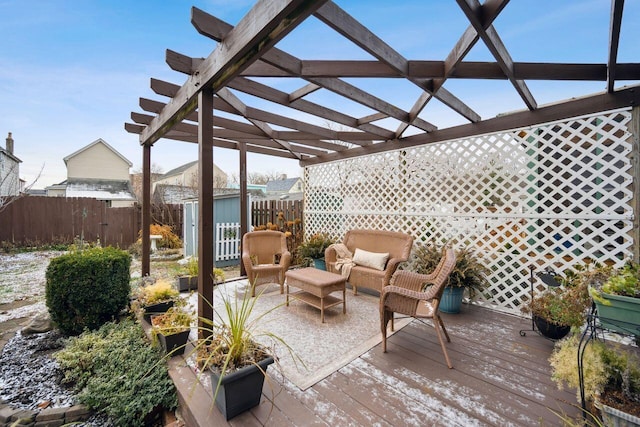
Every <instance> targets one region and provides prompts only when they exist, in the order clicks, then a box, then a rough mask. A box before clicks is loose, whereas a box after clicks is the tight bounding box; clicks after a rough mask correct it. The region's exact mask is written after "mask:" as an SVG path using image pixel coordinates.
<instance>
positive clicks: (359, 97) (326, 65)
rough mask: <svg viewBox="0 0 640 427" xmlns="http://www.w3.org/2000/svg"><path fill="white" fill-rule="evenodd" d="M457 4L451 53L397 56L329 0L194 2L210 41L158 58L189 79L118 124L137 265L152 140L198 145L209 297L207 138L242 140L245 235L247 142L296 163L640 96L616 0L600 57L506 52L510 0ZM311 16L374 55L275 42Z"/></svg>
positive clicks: (210, 142)
mask: <svg viewBox="0 0 640 427" xmlns="http://www.w3.org/2000/svg"><path fill="white" fill-rule="evenodd" d="M456 3H457V7H459V8H460V9H461V11H462V12H463V13H464V16H465V17H466V19H467V20H468V26H467V28H466V29H465V30H464V32H463V33H462V35H461V36H460V38H459V40H458V41H457V43H456V44H455V45H454V46H453V47H452V49H451V51H450V52H449V54H448V55H447V56H446V57H445V58H443V59H439V60H434V59H409V58H405V57H404V56H403V55H402V54H401V53H400V52H399V51H398V50H396V49H394V48H393V47H392V46H391V45H390V44H388V43H386V42H385V41H384V40H382V39H381V38H380V37H378V36H377V35H376V34H374V33H373V32H372V31H370V30H369V29H368V28H367V27H366V26H364V25H363V24H361V23H360V22H359V21H358V20H357V19H356V18H354V17H353V16H351V15H350V14H348V13H347V12H346V11H345V10H343V9H342V8H341V7H340V6H339V5H338V4H336V3H335V2H332V1H327V0H315V1H314V0H307V1H303V0H259V1H257V3H256V4H255V5H254V7H253V8H252V9H251V10H250V11H249V12H248V13H247V14H246V15H245V16H244V17H243V18H242V20H241V21H240V22H239V23H238V24H237V25H236V26H235V27H233V26H232V25H231V24H229V23H226V22H224V21H222V20H221V19H218V18H216V17H214V16H212V15H209V14H208V13H206V12H204V11H202V10H200V9H197V8H193V9H192V12H191V22H192V24H193V26H194V27H195V28H196V30H197V31H198V32H199V33H200V34H202V35H203V36H205V37H208V38H210V39H212V40H214V41H216V42H217V43H218V44H217V46H216V48H215V49H214V50H213V51H212V52H211V53H210V54H209V56H207V57H206V58H192V57H189V56H186V55H183V54H180V53H178V52H174V51H170V50H167V52H166V61H167V63H168V64H169V66H170V67H171V68H172V69H173V70H176V71H179V72H182V73H184V74H187V75H188V78H187V80H186V82H185V83H184V84H182V86H180V85H176V84H172V83H169V82H165V81H160V80H156V79H152V80H151V88H152V89H153V90H154V91H155V92H156V93H157V94H159V95H163V96H166V97H169V98H170V100H169V102H167V103H162V102H159V101H154V100H150V99H145V98H141V99H140V107H141V108H142V109H143V110H144V111H146V112H147V113H149V114H142V113H136V112H133V113H132V115H131V117H132V120H133V121H134V122H135V124H132V123H126V124H125V129H126V130H127V131H129V132H132V133H136V134H139V135H140V144H141V145H142V146H143V222H142V224H143V230H146V232H143V233H142V237H143V263H142V273H143V275H145V274H148V273H149V247H150V241H149V232H148V230H149V226H150V176H151V174H150V165H151V147H152V146H153V145H154V144H155V143H156V142H157V141H158V140H159V139H161V138H167V139H174V140H178V141H185V142H191V143H197V144H198V147H199V149H198V153H199V154H198V160H199V165H200V167H199V190H198V196H199V217H200V218H201V220H200V221H199V230H198V238H199V248H198V262H199V271H200V277H199V281H198V291H199V292H200V293H201V295H211V294H212V291H213V282H212V279H211V277H210V276H209V275H208V274H206V272H209V271H211V270H212V268H213V265H214V261H213V168H212V166H211V167H210V165H213V147H222V148H229V149H234V150H239V153H240V181H241V201H242V209H241V218H242V221H243V223H242V227H241V230H242V234H244V233H245V232H246V231H247V224H246V223H244V221H246V220H245V219H246V217H247V215H246V212H247V211H246V209H247V206H246V156H247V152H253V153H260V154H267V155H271V156H278V157H284V158H290V159H297V160H299V162H300V165H301V166H310V165H314V164H318V163H324V162H332V161H337V160H342V159H348V158H353V157H357V156H362V155H368V154H372V153H380V152H384V151H388V150H397V149H401V148H407V147H412V146H418V145H424V144H428V143H435V142H441V141H446V140H450V139H453V138H463V137H468V136H472V135H480V134H484V133H487V132H497V131H501V130H507V129H513V128H516V127H521V126H530V125H535V124H538V123H544V122H549V121H553V120H561V119H564V118H569V117H575V116H579V115H584V114H589V113H594V112H599V111H606V110H611V109H616V108H623V107H630V106H635V105H638V103H639V102H640V86H630V87H624V88H615V87H614V86H615V84H616V82H619V81H630V80H640V63H639V62H634V63H619V62H618V59H617V57H618V45H619V38H620V31H621V22H622V17H623V11H624V1H623V0H612V2H611V13H610V16H609V17H608V19H609V34H608V56H607V57H606V58H603V59H602V62H601V63H538V62H515V61H514V60H513V59H512V54H511V53H510V52H509V50H508V49H507V47H506V46H505V43H503V41H502V39H501V37H500V35H499V34H498V32H497V30H496V28H495V27H494V25H493V23H494V21H495V20H496V19H497V18H498V17H499V16H500V14H501V13H502V12H503V10H505V8H507V7H508V3H509V1H508V0H486V1H485V2H484V3H483V4H480V2H479V1H478V0H456ZM312 16H313V17H315V18H317V19H318V20H319V21H321V22H322V23H323V24H326V26H328V27H329V28H331V29H332V30H334V31H336V32H337V33H339V34H340V35H342V36H343V37H345V38H346V39H347V40H349V41H351V42H352V43H354V44H355V45H356V46H358V47H359V48H360V49H361V50H362V51H363V52H364V53H366V54H367V56H368V57H371V58H373V59H366V60H362V59H354V60H313V59H312V60H307V59H304V58H298V57H295V56H293V55H291V54H289V53H287V52H285V51H283V50H281V49H279V48H277V47H275V46H276V44H277V43H278V42H279V41H281V40H282V39H283V38H285V37H286V36H287V35H288V34H289V33H290V32H292V31H293V30H294V29H295V28H296V27H298V26H299V25H301V24H303V23H304V22H305V21H306V20H307V19H308V18H310V17H312ZM429 19H431V20H433V19H437V16H431V17H429ZM603 19H604V17H603ZM293 36H295V34H293V35H292V37H293ZM567 37H571V35H570V34H567ZM477 43H481V44H483V45H484V46H485V47H486V48H487V49H488V51H489V52H490V53H491V55H492V56H493V58H494V60H493V61H490V62H473V61H465V56H466V55H467V54H468V53H469V52H470V51H471V49H472V48H473V46H474V45H476V44H477ZM425 54H426V55H428V54H429V53H428V52H425ZM519 56H522V55H519ZM283 79H287V80H288V81H294V82H300V84H299V86H298V89H296V90H293V91H290V92H285V91H282V90H280V89H278V84H277V82H279V81H282V80H283ZM372 79H374V80H376V81H381V82H383V83H382V84H384V82H390V81H392V80H393V81H394V82H396V81H398V80H402V81H404V82H405V83H406V84H407V85H409V87H411V88H412V92H411V94H412V96H414V99H412V101H413V104H412V106H411V108H410V109H402V108H399V107H397V106H396V105H394V103H393V102H392V101H390V100H385V99H381V98H380V97H378V96H376V95H375V94H374V93H373V91H367V90H365V89H363V88H362V87H360V86H359V85H358V84H357V83H356V82H360V81H371V80H372ZM454 79H470V80H486V79H491V80H496V79H497V80H506V81H508V82H509V83H510V85H511V86H512V87H513V91H515V93H517V94H518V96H519V99H520V100H521V103H522V107H523V110H521V111H517V112H513V113H508V114H506V113H505V114H501V115H498V116H496V117H491V118H486V117H482V116H481V115H480V114H479V113H478V112H476V111H474V109H473V108H471V107H470V106H469V105H468V104H467V103H465V102H464V101H463V100H462V99H463V98H464V93H458V94H454V93H453V92H452V91H450V90H448V89H447V88H446V86H447V85H446V82H447V81H449V80H454ZM534 80H539V81H540V80H542V81H597V82H604V85H605V86H606V90H605V91H604V92H602V93H598V94H595V95H586V94H585V96H583V97H580V98H573V99H570V100H564V101H558V102H555V103H553V104H548V105H543V106H539V105H538V103H537V101H536V99H535V97H534V95H533V93H532V91H531V90H530V89H529V87H528V83H527V82H530V81H534ZM268 82H273V84H268ZM319 93H331V94H332V96H333V98H331V99H334V101H333V102H327V103H320V102H319V101H317V100H316V99H317V98H318V97H315V96H314V94H319ZM239 94H243V96H244V95H250V96H251V97H252V98H251V99H256V100H261V101H268V102H269V103H271V104H272V105H277V106H278V107H286V108H288V109H290V111H292V112H295V116H296V117H298V118H295V119H294V118H292V117H290V116H291V115H293V114H291V115H284V114H276V113H274V112H271V111H267V110H265V109H264V108H263V107H260V106H259V105H258V104H259V103H256V104H255V105H256V106H252V105H249V104H248V102H247V101H245V100H244V99H242V96H240V95H239ZM413 94H417V95H413ZM408 96H409V95H408ZM336 99H337V100H338V101H335V100H336ZM434 100H437V101H434ZM435 102H438V103H439V104H441V105H442V106H444V108H446V109H448V110H449V111H450V112H451V114H452V115H454V116H456V117H458V118H462V119H463V120H464V122H465V123H464V124H458V125H454V126H448V127H447V126H445V127H440V126H438V124H437V123H433V119H432V118H431V117H429V114H427V113H426V111H427V110H428V109H427V110H425V108H426V107H427V106H428V104H429V103H435ZM353 103H355V104H357V105H359V106H361V107H363V108H365V109H366V111H370V112H371V113H370V114H367V115H365V116H356V115H354V114H352V113H350V111H349V108H347V107H345V105H354V104H353ZM260 105H261V104H260ZM221 113H222V114H221ZM301 117H304V118H301ZM323 123H324V124H325V125H323ZM635 150H637V146H636V147H635ZM636 158H637V156H636ZM636 167H637V166H636ZM636 228H637V227H636ZM198 315H199V316H202V317H204V318H209V319H212V318H213V313H212V307H210V306H208V305H207V304H206V302H205V301H203V298H200V299H199V307H198Z"/></svg>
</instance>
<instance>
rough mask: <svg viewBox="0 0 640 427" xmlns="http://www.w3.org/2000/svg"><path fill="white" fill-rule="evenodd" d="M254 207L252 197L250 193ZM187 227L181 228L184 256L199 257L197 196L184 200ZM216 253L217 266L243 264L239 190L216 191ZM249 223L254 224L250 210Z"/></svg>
mask: <svg viewBox="0 0 640 427" xmlns="http://www.w3.org/2000/svg"><path fill="white" fill-rule="evenodd" d="M247 205H249V206H251V196H247ZM183 210H184V216H183V218H184V222H183V224H184V226H183V227H182V233H183V236H182V241H183V253H184V256H185V257H191V256H198V199H194V198H190V199H185V200H184V201H183ZM213 218H214V223H215V226H214V232H215V235H214V238H213V242H214V256H215V265H216V267H227V266H230V265H238V264H239V263H240V241H241V238H242V236H241V235H240V193H231V194H216V195H215V196H214V197H213ZM247 224H251V210H250V209H249V210H248V217H247Z"/></svg>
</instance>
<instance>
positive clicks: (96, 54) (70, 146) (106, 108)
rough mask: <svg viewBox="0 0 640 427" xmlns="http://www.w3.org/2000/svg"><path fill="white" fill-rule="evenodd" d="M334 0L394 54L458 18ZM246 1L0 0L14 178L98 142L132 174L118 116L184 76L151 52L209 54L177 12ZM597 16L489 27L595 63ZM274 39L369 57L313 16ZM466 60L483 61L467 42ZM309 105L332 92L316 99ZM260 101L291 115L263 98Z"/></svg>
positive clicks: (561, 6) (501, 95) (527, 56)
mask: <svg viewBox="0 0 640 427" xmlns="http://www.w3.org/2000/svg"><path fill="white" fill-rule="evenodd" d="M336 3H337V4H338V5H339V6H341V7H342V8H344V9H345V10H346V11H347V12H349V13H350V14H351V15H352V16H354V17H355V18H356V19H358V20H359V21H360V22H362V23H363V24H364V25H366V26H368V27H369V28H371V29H372V30H373V31H374V32H376V33H377V34H378V35H379V36H381V37H382V38H383V39H384V40H385V41H386V42H387V43H389V44H390V45H391V46H392V47H394V48H395V49H396V50H398V51H399V52H400V53H401V54H403V55H404V56H405V57H406V58H408V59H434V60H441V59H443V58H444V57H445V56H446V55H447V53H448V52H449V51H450V50H451V48H452V47H453V46H454V44H455V42H456V41H457V40H458V38H459V36H460V35H461V34H462V32H463V31H464V29H465V28H466V26H467V25H468V22H467V21H466V20H465V18H464V16H463V14H462V12H461V11H460V10H459V8H458V7H457V5H456V4H455V2H454V1H453V0H447V1H444V0H432V1H427V0H410V1H402V0H397V1H394V2H389V1H383V0H338V1H336ZM639 3H640V2H635V1H628V2H626V4H625V19H624V21H623V25H622V41H621V45H620V52H619V62H640V49H639V48H638V45H639V44H638V42H637V40H638V39H640V24H639V22H640V19H638V18H640V4H639ZM253 4H254V2H253V1H242V0H208V1H202V0H198V1H193V0H191V1H178V0H136V1H121V0H115V1H108V0H103V1H98V0H84V1H71V0H67V1H64V0H37V1H28V2H25V1H24V0H0V16H1V18H0V40H2V43H0V137H1V138H2V140H4V138H6V136H7V133H8V132H12V133H13V138H14V140H15V154H16V155H17V156H18V157H19V158H20V159H21V160H22V161H23V163H22V164H21V169H20V172H21V174H20V175H21V177H22V178H24V179H26V180H27V183H31V182H32V181H33V179H34V178H35V177H36V175H37V174H38V172H39V171H40V169H41V168H42V167H43V166H44V169H43V172H42V175H41V177H40V179H39V180H38V182H37V183H36V184H35V186H34V187H35V188H43V187H44V186H47V185H51V184H53V183H57V182H60V181H62V180H64V179H65V178H66V169H65V166H64V162H63V160H62V159H63V158H64V157H65V156H67V155H68V154H71V153H73V152H75V151H76V150H78V149H80V148H81V147H83V146H85V145H87V144H89V143H91V142H93V141H95V140H96V139H98V138H102V139H104V140H105V141H107V142H108V143H109V144H110V145H112V146H113V147H114V148H115V149H116V150H118V151H119V152H120V153H121V154H123V155H124V156H125V157H127V158H128V159H129V160H131V162H132V163H133V169H140V166H141V157H142V150H141V149H140V146H139V144H138V137H137V135H133V134H129V133H127V132H126V131H125V130H124V123H125V122H131V120H130V113H131V111H137V112H142V110H141V109H140V108H139V107H138V98H139V97H146V98H151V99H157V100H160V101H166V100H165V99H163V98H162V97H160V96H158V95H155V94H154V93H153V92H152V91H151V89H150V88H149V79H150V78H152V77H153V78H158V79H163V80H167V81H170V82H173V83H175V84H179V85H181V84H183V83H184V81H185V79H186V78H185V76H184V75H182V74H180V73H177V72H174V71H171V70H170V69H169V67H168V66H167V65H166V64H165V62H164V53H165V49H167V48H169V49H172V50H175V51H178V52H181V53H184V54H186V55H190V56H194V57H206V56H208V55H209V54H210V53H211V51H212V50H213V49H214V48H215V43H214V42H213V41H211V40H209V39H207V38H206V37H203V36H201V35H199V34H198V33H197V32H196V31H195V29H194V28H193V27H192V25H191V24H190V21H189V19H190V8H191V6H196V7H199V8H201V9H203V10H205V11H207V12H208V13H211V14H212V15H215V16H218V17H220V18H222V19H224V20H225V21H227V22H229V23H230V24H232V25H236V24H237V23H238V21H239V20H240V19H241V18H242V16H244V14H245V13H246V12H247V11H248V10H249V9H250V8H251V6H252V5H253ZM609 10H610V2H608V1H605V0H592V1H588V0H575V1H574V0H563V1H556V0H537V1H533V0H512V1H511V2H510V4H508V5H507V7H506V8H505V10H504V11H503V12H502V14H501V16H500V17H499V18H498V20H497V21H496V22H495V23H494V25H495V27H496V29H497V30H498V33H499V34H500V36H501V38H502V39H503V41H504V43H505V45H506V46H507V47H508V48H509V49H510V50H511V52H512V54H513V56H514V58H513V59H514V60H515V61H531V62H536V61H540V62H543V61H565V62H596V63H605V62H606V60H607V51H606V48H607V46H606V45H607V39H608V36H607V34H608V15H609ZM603 17H605V19H603ZM568 35H570V36H568ZM278 47H279V48H281V49H283V50H285V51H287V52H289V53H292V54H294V55H296V56H298V57H300V58H304V59H346V58H357V59H369V57H368V56H367V54H366V53H362V51H360V50H359V49H358V48H356V47H354V46H353V45H352V44H351V43H349V42H347V41H345V40H344V39H343V38H342V37H341V36H339V35H337V34H336V33H334V32H333V31H332V30H330V29H328V28H327V27H326V26H324V25H323V24H321V23H319V21H317V20H315V19H313V18H312V19H310V20H308V22H305V23H304V24H303V25H302V26H301V27H300V28H298V29H296V30H294V32H293V33H292V34H291V35H289V37H287V38H285V39H284V40H283V41H281V42H280V43H279V45H278ZM466 59H467V60H474V61H492V60H493V58H492V57H491V55H490V53H489V52H488V51H487V50H486V48H484V46H482V44H481V43H479V44H478V45H477V46H476V47H475V48H474V49H473V50H472V51H471V52H470V54H469V55H468V56H467V57H466ZM634 83H636V82H621V83H620V84H618V85H617V86H621V85H624V84H634ZM303 84H304V83H303V82H300V81H293V82H286V83H282V84H281V86H279V87H280V88H281V89H282V90H294V89H296V88H298V87H300V86H302V85H303ZM357 84H358V85H359V86H361V87H363V88H366V89H369V90H371V91H372V92H373V93H374V94H376V95H378V96H380V97H382V98H385V99H390V100H392V101H393V102H394V103H396V104H397V105H398V106H399V107H401V108H405V109H409V108H410V106H411V105H412V104H413V102H414V101H415V99H416V97H417V93H416V92H415V88H413V87H409V86H408V85H407V84H406V83H404V82H397V83H393V82H391V83H387V84H385V85H379V84H377V82H373V81H372V82H366V81H365V82H357ZM445 87H446V88H447V89H448V90H450V91H451V92H453V93H454V94H456V95H457V96H459V97H460V98H462V100H463V101H465V102H466V103H468V104H469V105H470V106H471V107H472V108H474V109H475V110H476V111H478V112H480V114H481V115H482V116H483V117H491V116H493V115H495V114H498V113H500V112H504V111H511V110H518V109H522V108H524V105H523V104H522V102H521V101H520V100H519V98H518V97H517V95H516V94H515V91H514V90H513V88H512V87H511V86H510V85H509V84H508V83H507V82H504V81H482V82H477V81H462V80H456V81H453V80H449V81H448V82H447V83H446V85H445ZM529 87H530V89H531V91H532V93H533V95H534V96H535V98H536V99H537V101H538V104H545V103H548V102H555V101H558V100H561V99H565V98H567V97H571V96H578V95H583V94H588V93H594V92H598V91H601V90H604V88H605V84H604V82H590V83H586V84H578V83H570V82H557V83H551V84H549V83H548V82H545V83H543V82H535V81H534V82H529ZM314 97H317V98H315V99H314ZM310 99H311V100H315V101H325V100H327V99H332V97H331V95H323V94H320V93H318V94H314V95H312V97H311V98H310ZM247 101H248V99H247ZM251 103H252V104H254V103H255V100H252V101H251ZM258 105H260V103H258ZM341 106H342V108H346V109H349V110H350V111H348V112H349V113H350V114H353V115H355V116H359V115H366V114H368V113H369V112H368V111H366V109H365V108H363V107H360V106H357V105H351V104H350V103H349V102H344V101H341ZM262 108H264V109H267V110H269V111H274V112H277V113H282V114H288V115H299V117H300V118H303V117H304V116H303V115H302V114H301V113H297V112H291V111H286V112H285V111H284V110H283V108H282V107H275V106H273V105H268V104H266V103H265V104H263V107H262ZM422 117H423V118H425V119H426V120H429V121H432V122H434V123H436V124H438V125H440V126H441V127H446V126H450V125H454V124H459V123H463V122H464V121H463V120H462V119H461V118H460V117H456V116H455V114H454V113H451V112H449V111H448V110H446V109H444V108H442V107H441V106H439V105H438V103H436V102H433V103H430V104H429V107H428V108H427V109H426V110H425V112H424V113H423V115H422ZM319 124H321V125H322V123H319ZM0 145H2V146H4V142H2V143H0ZM196 158H197V149H196V146H195V145H193V144H187V143H179V142H174V141H168V140H161V141H159V142H158V143H157V144H156V146H155V147H154V148H153V150H152V162H153V163H155V164H157V165H158V166H160V167H161V168H162V170H164V171H168V170H170V169H172V168H174V167H177V166H179V165H181V164H183V163H186V162H188V161H191V160H195V159H196ZM237 159H238V156H237V152H235V151H232V150H224V149H216V150H215V152H214V160H215V162H216V164H217V165H218V166H220V167H221V168H222V169H223V170H224V171H225V172H227V173H229V174H237V170H238V160H237ZM248 170H249V171H250V172H253V171H255V172H283V173H287V174H288V175H289V176H297V175H299V174H300V167H299V165H298V162H297V161H293V160H290V161H289V160H284V159H282V160H281V159H275V158H270V157H265V156H260V155H250V156H249V165H248Z"/></svg>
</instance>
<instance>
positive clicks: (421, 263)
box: [415, 240, 490, 313]
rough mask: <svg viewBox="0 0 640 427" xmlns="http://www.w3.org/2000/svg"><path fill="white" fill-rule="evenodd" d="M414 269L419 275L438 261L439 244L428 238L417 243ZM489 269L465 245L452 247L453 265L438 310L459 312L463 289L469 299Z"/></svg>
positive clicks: (485, 281)
mask: <svg viewBox="0 0 640 427" xmlns="http://www.w3.org/2000/svg"><path fill="white" fill-rule="evenodd" d="M415 257H416V271H417V272H418V273H421V274H428V273H431V272H432V271H433V270H434V268H436V266H437V265H438V263H439V262H440V258H441V257H442V246H440V245H438V244H437V242H436V241H435V240H432V241H431V242H430V243H429V244H428V245H421V246H418V247H417V249H416V251H415ZM489 273H490V270H489V269H488V268H487V267H486V266H485V265H484V264H483V263H482V262H481V260H480V259H478V257H477V256H476V254H475V253H474V250H473V249H472V248H470V247H469V246H467V247H465V248H462V249H459V250H456V266H455V269H454V270H453V272H452V273H451V274H450V275H449V283H448V285H447V286H446V287H445V290H444V293H443V294H442V299H441V301H440V306H439V309H440V311H442V312H445V313H459V312H460V308H461V306H462V298H463V296H464V291H465V290H466V291H467V292H468V294H469V298H470V299H473V298H474V297H475V295H476V293H477V292H478V291H481V290H482V289H484V287H485V286H486V285H487V275H488V274H489Z"/></svg>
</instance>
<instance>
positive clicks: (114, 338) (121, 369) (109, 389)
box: [55, 319, 178, 427]
mask: <svg viewBox="0 0 640 427" xmlns="http://www.w3.org/2000/svg"><path fill="white" fill-rule="evenodd" d="M55 358H56V360H57V361H58V364H59V365H60V367H61V368H62V370H63V372H64V379H63V382H65V383H68V384H72V385H73V388H74V389H75V390H76V392H78V393H79V394H78V399H79V400H80V402H81V403H84V404H85V405H87V406H88V407H89V408H91V409H93V410H95V411H97V412H103V413H105V414H106V415H108V416H109V418H110V419H111V421H113V423H114V424H115V425H116V426H126V427H130V426H143V425H158V424H157V423H155V421H156V420H152V419H151V418H152V417H153V415H154V414H155V413H156V412H158V411H157V410H158V409H160V408H164V409H167V410H173V409H175V408H176V407H177V404H178V401H177V397H176V390H175V386H174V385H173V382H172V381H171V378H170V377H169V374H168V373H167V363H166V358H163V355H162V353H161V351H160V349H159V348H154V347H152V346H151V345H150V343H149V341H148V340H147V338H146V336H145V334H144V332H143V330H142V327H141V326H140V324H138V323H135V322H134V321H132V320H130V319H126V320H123V321H122V322H119V323H115V322H109V323H106V324H105V325H103V326H102V327H101V328H100V329H98V330H97V331H93V332H89V331H87V332H85V333H83V334H82V335H80V336H78V337H73V338H71V339H70V340H69V342H68V343H67V345H66V347H65V348H64V349H63V350H61V351H59V352H58V353H56V354H55Z"/></svg>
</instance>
